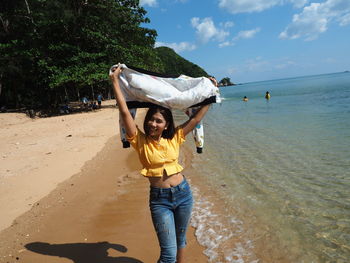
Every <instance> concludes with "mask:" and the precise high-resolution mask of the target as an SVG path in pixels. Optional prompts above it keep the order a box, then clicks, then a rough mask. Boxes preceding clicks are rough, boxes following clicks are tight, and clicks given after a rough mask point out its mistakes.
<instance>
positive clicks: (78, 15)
mask: <svg viewBox="0 0 350 263" xmlns="http://www.w3.org/2000/svg"><path fill="white" fill-rule="evenodd" d="M149 22H150V20H149V18H148V17H146V10H145V9H144V8H142V7H140V6H139V1H138V0H62V1H57V0H3V1H1V3H0V106H6V107H7V108H20V107H24V108H27V109H48V108H50V109H52V108H56V107H58V105H59V104H60V103H63V102H64V101H67V100H68V101H76V100H80V99H81V98H82V97H84V96H87V97H89V98H90V99H95V96H96V95H97V93H102V94H103V95H104V97H111V87H110V83H109V80H108V74H107V73H108V69H109V67H110V66H111V65H113V64H115V63H117V62H122V63H125V64H127V65H132V66H135V67H139V68H143V69H146V70H149V71H154V72H160V73H166V74H186V75H188V76H192V77H198V76H208V74H207V73H206V72H205V71H204V70H203V69H201V68H200V67H199V66H197V65H195V64H193V63H191V62H189V61H187V60H185V59H183V58H182V57H180V56H179V55H177V54H176V53H175V52H174V51H173V50H172V49H170V48H165V47H159V48H154V43H155V40H156V37H157V32H156V30H154V29H150V28H147V27H145V26H144V25H146V24H147V23H149Z"/></svg>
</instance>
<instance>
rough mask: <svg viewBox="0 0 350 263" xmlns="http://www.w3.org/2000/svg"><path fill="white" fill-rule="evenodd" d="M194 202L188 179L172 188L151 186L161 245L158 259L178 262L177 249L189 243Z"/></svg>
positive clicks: (161, 261)
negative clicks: (189, 226)
mask: <svg viewBox="0 0 350 263" xmlns="http://www.w3.org/2000/svg"><path fill="white" fill-rule="evenodd" d="M192 205H193V198H192V192H191V188H190V185H189V184H188V182H187V181H186V179H184V180H183V181H182V182H181V183H180V184H179V185H177V186H174V187H171V188H156V187H151V190H150V199H149V206H150V209H151V214H152V221H153V225H154V228H155V230H156V232H157V236H158V241H159V245H160V258H159V260H158V263H175V262H176V254H177V250H178V249H180V248H183V247H185V246H186V230H187V226H188V223H189V221H190V217H191V212H192Z"/></svg>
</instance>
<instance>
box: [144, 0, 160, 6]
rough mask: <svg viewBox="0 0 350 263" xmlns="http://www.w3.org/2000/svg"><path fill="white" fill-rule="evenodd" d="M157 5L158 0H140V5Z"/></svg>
mask: <svg viewBox="0 0 350 263" xmlns="http://www.w3.org/2000/svg"><path fill="white" fill-rule="evenodd" d="M146 5H148V6H152V7H154V6H157V5H158V3H157V0H140V6H146Z"/></svg>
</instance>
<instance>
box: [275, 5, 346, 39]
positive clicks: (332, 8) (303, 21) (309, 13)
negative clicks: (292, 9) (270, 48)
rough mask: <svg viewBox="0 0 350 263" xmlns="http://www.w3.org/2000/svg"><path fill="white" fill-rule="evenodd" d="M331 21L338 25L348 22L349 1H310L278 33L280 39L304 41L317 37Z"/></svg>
mask: <svg viewBox="0 0 350 263" xmlns="http://www.w3.org/2000/svg"><path fill="white" fill-rule="evenodd" d="M332 21H337V22H339V25H341V26H345V25H348V24H350V1H349V0H327V1H325V2H324V3H311V4H310V5H309V6H306V7H304V8H303V11H302V12H301V13H300V14H296V15H294V16H293V20H292V23H291V24H289V25H288V26H287V27H286V29H285V30H284V31H283V32H281V33H280V36H279V37H280V38H281V39H297V38H304V39H305V40H306V41H310V40H314V39H317V38H318V36H319V35H320V34H321V33H323V32H325V31H327V29H328V24H329V23H331V22H332Z"/></svg>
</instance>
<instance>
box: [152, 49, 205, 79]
mask: <svg viewBox="0 0 350 263" xmlns="http://www.w3.org/2000/svg"><path fill="white" fill-rule="evenodd" d="M155 50H156V52H157V54H158V57H159V58H160V60H161V61H162V63H163V67H164V68H163V69H161V71H160V72H162V73H164V74H169V75H181V74H184V75H187V76H190V77H202V76H206V77H208V73H207V72H205V71H204V70H203V69H202V68H200V67H199V66H198V65H196V64H193V63H192V62H190V61H188V60H186V59H184V58H183V57H181V56H179V55H178V54H177V53H176V52H175V51H174V50H173V49H171V48H168V47H158V48H156V49H155Z"/></svg>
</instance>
